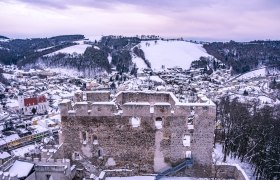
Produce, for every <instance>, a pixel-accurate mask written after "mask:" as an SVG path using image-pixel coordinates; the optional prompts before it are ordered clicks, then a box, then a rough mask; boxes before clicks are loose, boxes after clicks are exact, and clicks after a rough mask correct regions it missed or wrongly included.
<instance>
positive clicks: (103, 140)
mask: <svg viewBox="0 0 280 180" xmlns="http://www.w3.org/2000/svg"><path fill="white" fill-rule="evenodd" d="M84 93H85V95H86V101H84V100H83V99H84V98H83V93H77V94H75V103H74V105H72V103H71V101H70V100H64V101H63V102H62V103H61V104H60V111H61V118H62V119H61V124H62V134H61V137H60V141H61V142H63V153H64V156H65V157H66V158H70V159H71V160H72V161H74V162H77V163H78V162H79V161H83V160H85V159H87V160H89V161H91V162H92V163H93V164H94V165H95V166H98V167H99V168H101V169H132V170H133V171H134V172H135V174H140V173H155V172H156V173H157V172H161V171H162V170H164V169H167V168H169V167H174V166H176V165H177V164H178V163H181V162H182V161H184V160H185V159H186V158H191V159H192V160H193V161H192V162H193V168H191V170H190V171H193V169H199V170H200V171H201V170H202V171H208V170H209V171H210V169H211V166H212V152H213V143H214V129H215V118H216V106H215V104H214V103H213V102H211V101H210V100H208V99H205V98H202V100H201V101H200V102H199V103H181V102H179V101H178V99H177V98H176V97H175V96H174V94H173V93H170V92H132V91H130V92H128V91H124V92H119V93H118V94H116V95H115V96H112V95H111V94H110V92H84ZM198 173H199V172H198Z"/></svg>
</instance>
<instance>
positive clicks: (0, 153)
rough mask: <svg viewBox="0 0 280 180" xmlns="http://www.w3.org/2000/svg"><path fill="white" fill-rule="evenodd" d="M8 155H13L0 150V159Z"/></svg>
mask: <svg viewBox="0 0 280 180" xmlns="http://www.w3.org/2000/svg"><path fill="white" fill-rule="evenodd" d="M8 157H11V155H10V154H9V153H8V152H0V159H6V158H8Z"/></svg>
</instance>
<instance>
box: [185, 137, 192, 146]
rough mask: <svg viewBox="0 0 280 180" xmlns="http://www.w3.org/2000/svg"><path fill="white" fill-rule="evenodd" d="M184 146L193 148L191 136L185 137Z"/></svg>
mask: <svg viewBox="0 0 280 180" xmlns="http://www.w3.org/2000/svg"><path fill="white" fill-rule="evenodd" d="M183 145H184V146H185V147H189V146H191V136H189V135H184V137H183Z"/></svg>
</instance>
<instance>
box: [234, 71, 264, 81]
mask: <svg viewBox="0 0 280 180" xmlns="http://www.w3.org/2000/svg"><path fill="white" fill-rule="evenodd" d="M264 76H266V70H265V68H262V69H258V70H255V71H251V72H248V73H245V74H243V75H242V76H240V77H238V78H237V79H250V78H254V77H264Z"/></svg>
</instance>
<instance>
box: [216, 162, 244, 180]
mask: <svg viewBox="0 0 280 180" xmlns="http://www.w3.org/2000/svg"><path fill="white" fill-rule="evenodd" d="M212 174H213V175H212V176H213V177H216V178H225V179H235V180H247V179H249V178H248V177H247V175H246V174H245V173H244V171H243V170H241V169H240V168H239V167H238V165H227V164H225V165H215V166H214V167H213V171H212Z"/></svg>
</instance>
